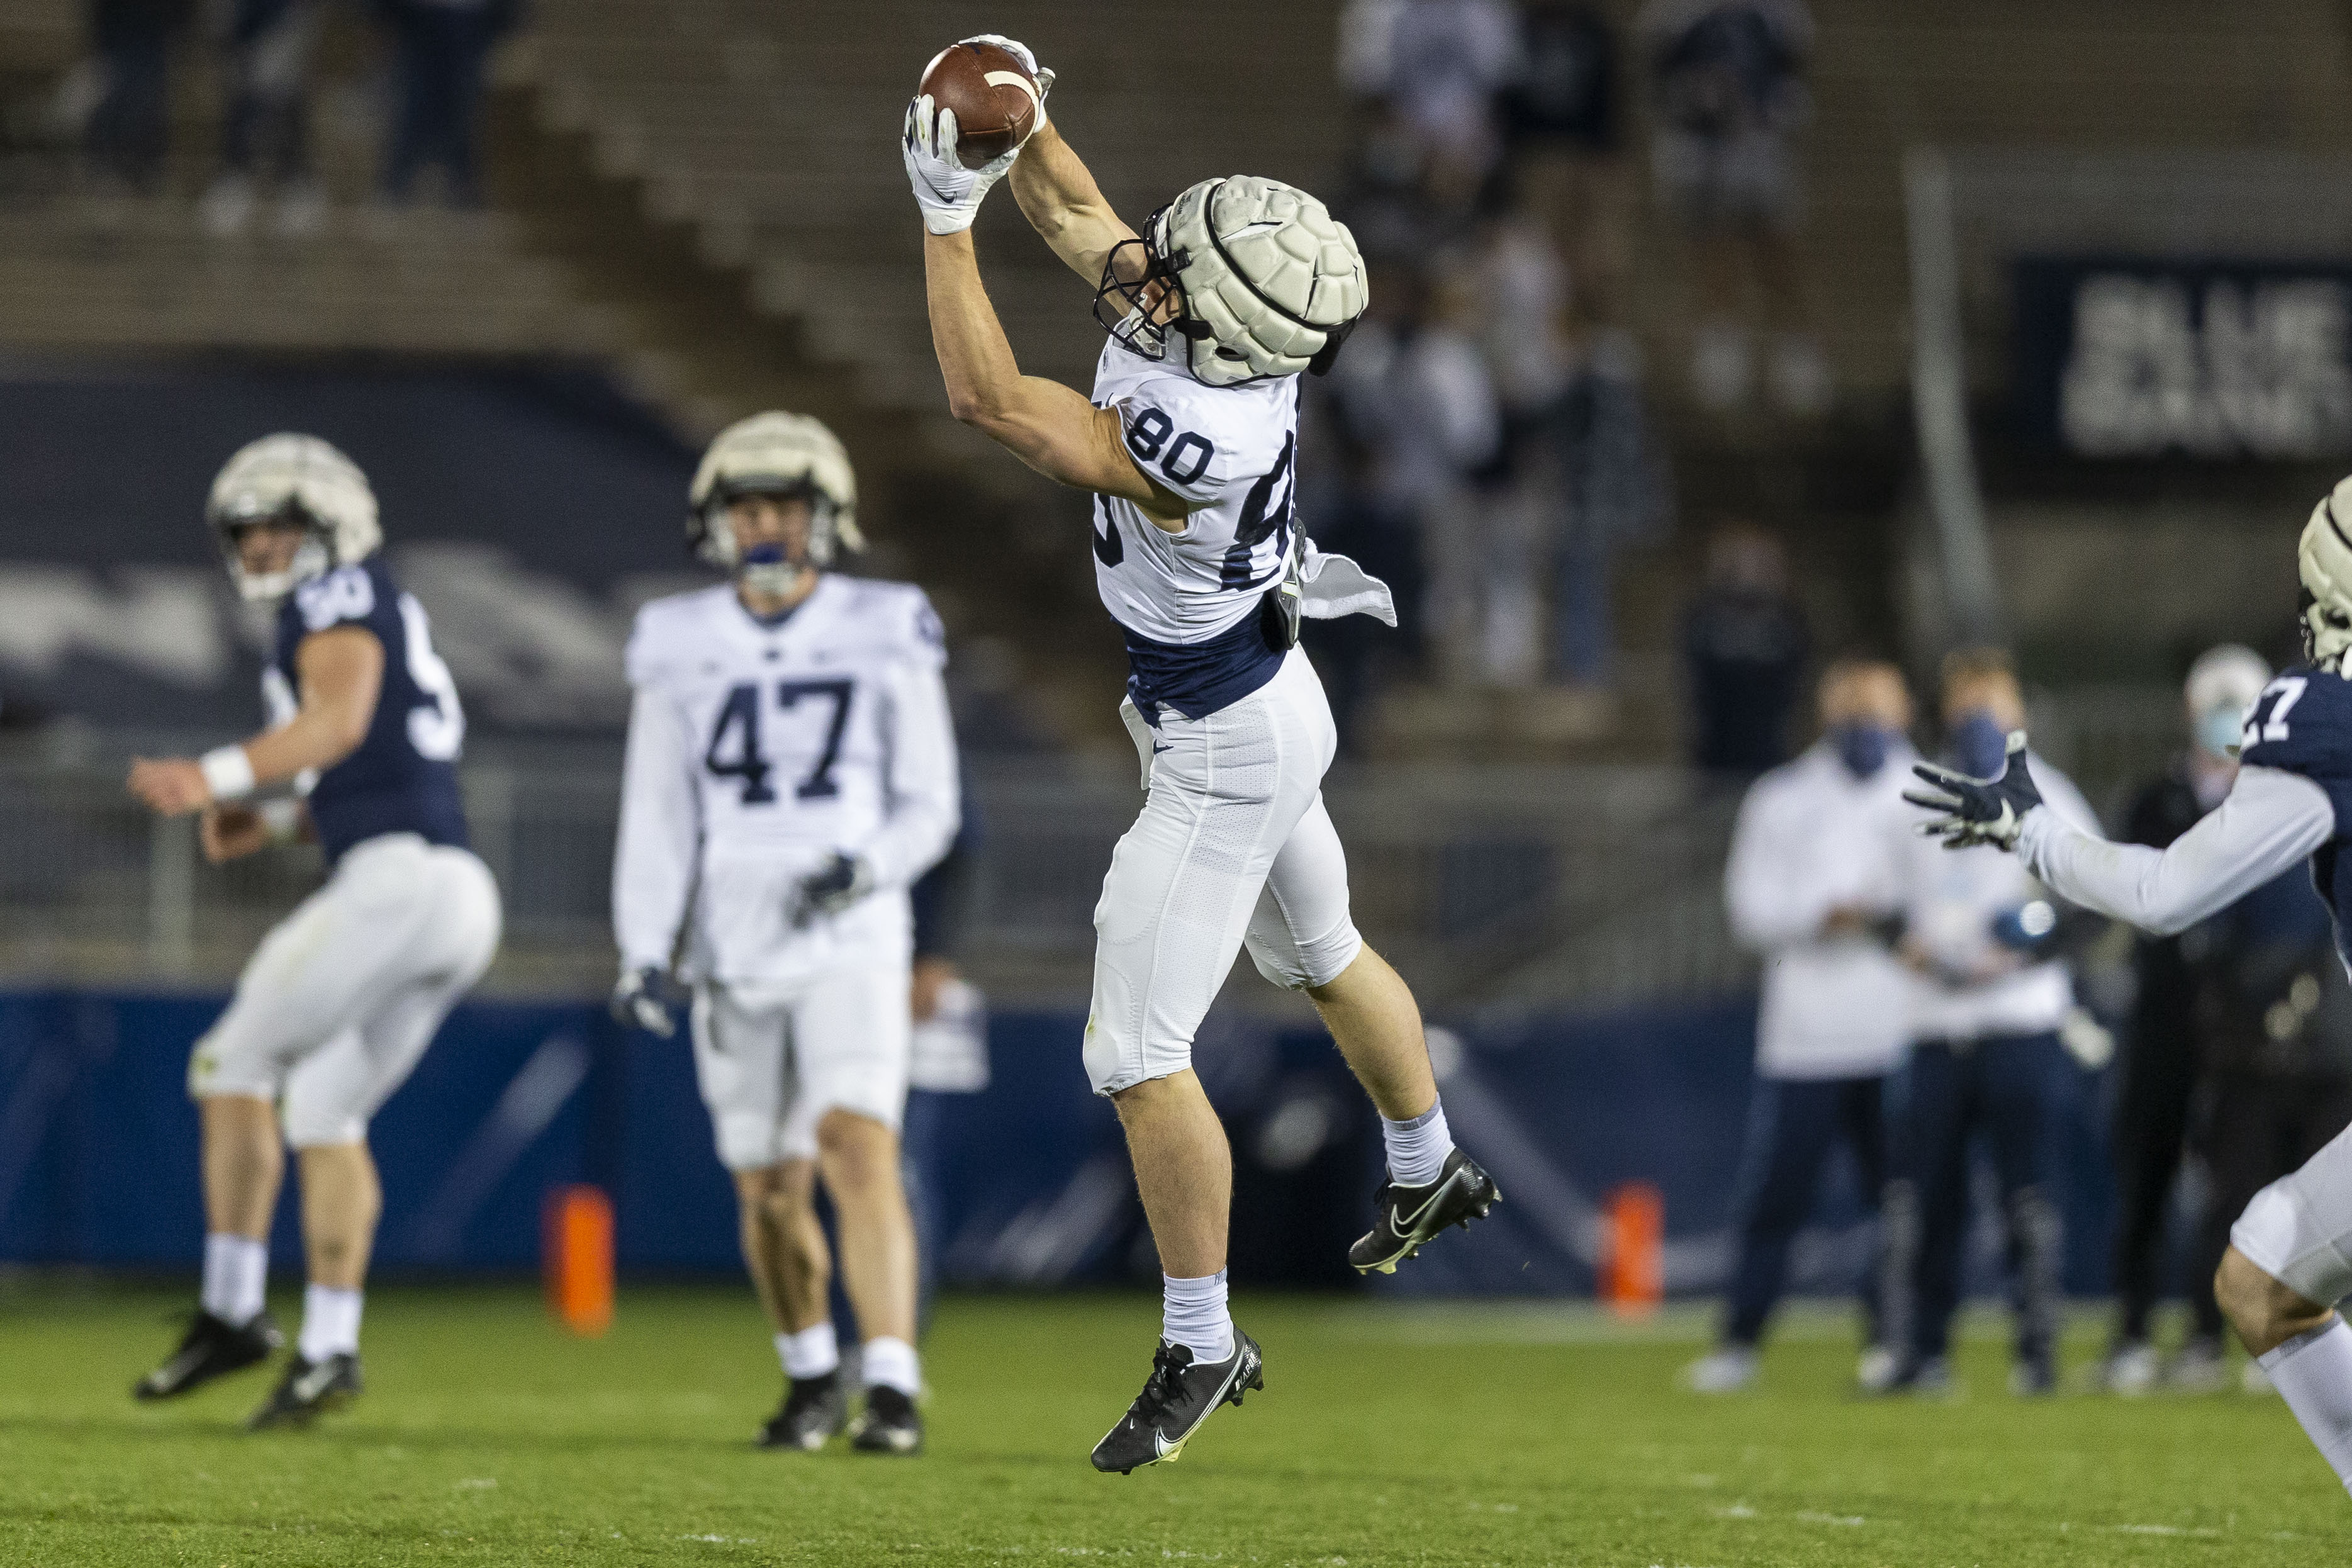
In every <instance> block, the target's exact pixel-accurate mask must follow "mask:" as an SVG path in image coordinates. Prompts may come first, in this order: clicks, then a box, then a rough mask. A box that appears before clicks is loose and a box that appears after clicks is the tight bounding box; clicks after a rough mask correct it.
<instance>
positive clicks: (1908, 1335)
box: [1887, 648, 2099, 1394]
mask: <svg viewBox="0 0 2352 1568" xmlns="http://www.w3.org/2000/svg"><path fill="white" fill-rule="evenodd" d="M1943 716H1944V735H1945V741H1946V746H1947V752H1948V757H1949V759H1950V761H1951V762H1952V763H1953V764H1954V765H1956V766H1958V768H1959V769H1960V770H1961V771H1962V772H1964V773H1999V772H2000V769H2001V766H2002V762H2003V757H2004V754H2005V753H2004V747H2005V746H2006V744H2007V740H2008V735H2009V732H2010V731H2012V730H2021V729H2022V728H2024V725H2025V700H2024V697H2023V695H2022V693H2021V691H2020V690H2019V689H2018V684H2017V676H2016V673H2015V671H2014V670H2013V669H2012V668H2011V665H2010V661H2009V656H2008V655H2007V654H2005V653H2002V652H2000V650H1998V649H1994V648H1964V649H1961V650H1959V651H1957V652H1955V653H1953V654H1951V655H1949V656H1948V658H1946V659H1945V660H1944V707H1943ZM2032 765H2033V776H2034V778H2035V779H2036V780H2037V781H2039V782H2040V783H2041V784H2042V799H2043V802H2044V803H2045V804H2046V805H2048V806H2049V807H2050V809H2051V811H2052V812H2053V814H2054V815H2055V816H2058V817H2059V818H2061V819H2062V820H2063V821H2064V822H2066V823H2067V824H2068V825H2069V826H2074V827H2076V828H2078V829H2080V830H2081V831H2083V832H2085V833H2090V834H2096V833H2097V832H2098V831H2099V829H2098V818H2097V816H2095V815H2094V814H2093V813H2092V811H2091V808H2090V806H2089V805H2088V804H2086V803H2085V802H2084V799H2083V796H2082V794H2081V792H2079V791H2077V790H2076V789H2075V788H2074V784H2073V783H2071V782H2070V781H2069V780H2068V779H2067V778H2066V776H2065V775H2064V774H2063V773H2060V772H2059V771H2058V770H2057V769H2056V768H2054V767H2053V766H2051V765H2050V763H2048V762H2047V761H2045V760H2044V759H2042V757H2039V756H2035V757H2034V758H2033V759H2032ZM1919 820H1921V818H1920V816H1919V815H1918V814H1917V813H1914V814H1913V821H1914V822H1915V823H1916V822H1917V821H1919ZM1910 842H1911V845H1912V851H1911V854H1912V874H1911V877H1910V886H1911V901H1910V906H1909V909H1908V910H1907V911H1906V924H1905V931H1904V937H1903V953H1904V957H1905V958H1906V960H1907V961H1908V962H1909V963H1910V964H1911V966H1912V968H1914V969H1915V970H1916V971H1917V972H1918V974H1919V976H1920V985H1919V992H1918V1000H1917V1004H1916V1005H1917V1009H1918V1011H1917V1015H1916V1019H1915V1038H1916V1044H1915V1045H1914V1046H1913V1047H1912V1051H1911V1066H1910V1071H1909V1072H1908V1073H1906V1075H1904V1079H1903V1080H1902V1083H1901V1086H1900V1092H1899V1094H1898V1096H1897V1099H1898V1100H1900V1101H1901V1109H1900V1110H1899V1112H1898V1116H1897V1120H1896V1128H1895V1147H1896V1148H1897V1149H1898V1150H1900V1151H1901V1154H1902V1164H1903V1166H1904V1169H1903V1172H1902V1173H1901V1175H1899V1176H1898V1178H1897V1180H1896V1181H1895V1183H1894V1184H1892V1186H1891V1187H1890V1191H1889V1194H1888V1213H1887V1230H1888V1237H1889V1247H1890V1248H1892V1249H1895V1252H1896V1253H1897V1256H1896V1257H1895V1258H1894V1259H1893V1261H1892V1262H1891V1263H1890V1267H1889V1268H1888V1271H1887V1274H1888V1279H1889V1280H1890V1281H1891V1282H1893V1288H1892V1289H1890V1300H1888V1302H1887V1316H1888V1318H1889V1320H1890V1321H1889V1325H1888V1327H1889V1331H1890V1333H1891V1334H1899V1335H1900V1336H1901V1339H1900V1350H1901V1355H1902V1362H1901V1365H1900V1367H1899V1368H1898V1369H1897V1371H1896V1373H1895V1378H1894V1380H1893V1386H1895V1387H1896V1388H1908V1389H1911V1390H1914V1391H1916V1392H1917V1393H1921V1394H1940V1393H1943V1392H1946V1391H1947V1390H1948V1387H1949V1385H1950V1374H1949V1372H1948V1368H1947V1365H1946V1362H1945V1352H1946V1350H1947V1349H1948V1345H1949V1343H1950V1337H1951V1326H1952V1314H1953V1313H1954V1311H1956V1310H1958V1306H1959V1300H1960V1283H1961V1280H1960V1273H1961V1266H1962V1262H1963V1254H1964V1252H1965V1249H1966V1245H1967V1240H1968V1218H1969V1143H1970V1142H1972V1141H1973V1139H1974V1138H1975V1136H1976V1135H1977V1134H1978V1133H1979V1132H1981V1133H1982V1134H1983V1136H1984V1141H1985V1143H1986V1145H1987V1148H1988V1151H1989V1152H1990V1154H1991V1156H1992V1165H1993V1174H1994V1176H1995V1177H1996V1178H1997V1180H1998V1181H1999V1184H2000V1201H2001V1210H2002V1218H2003V1220H2004V1222H2005V1223H2006V1225H2007V1226H2008V1231H2009V1259H2010V1266H2011V1268H2012V1269H2014V1270H2015V1272H2016V1275H2017V1279H2016V1293H2015V1300H2016V1302H2017V1340H2016V1361H2015V1370H2014V1372H2013V1373H2012V1376H2011V1387H2012V1388H2013V1389H2014V1390H2015V1391H2016V1392H2018V1393H2020V1394H2047V1393H2050V1392H2052V1391H2053V1389H2054V1388H2055V1387H2056V1385H2057V1348H2058V1347H2057V1337H2056V1330H2057V1311H2058V1268H2059V1261H2060V1245H2061V1239H2062V1237H2061V1231H2060V1223H2059V1215H2058V1207H2057V1205H2056V1204H2055V1203H2053V1201H2052V1200H2051V1197H2050V1193H2049V1186H2050V1180H2051V1176H2052V1165H2053V1151H2054V1146H2055V1143H2056V1134H2055V1131H2054V1128H2053V1117H2054V1112H2055V1110H2056V1109H2057V1107H2058V1105H2059V1103H2060V1097H2061V1095H2062V1094H2063V1089H2064V1083H2065V1078H2066V1075H2067V1074H2069V1073H2071V1072H2073V1071H2074V1065H2073V1062H2072V1060H2071V1059H2070V1058H2069V1057H2068V1055H2067V1051H2066V1047H2065V1046H2064V1045H2063V1044H2061V1042H2060V1031H2061V1030H2062V1029H2063V1028H2064V1027H2065V1026H2066V1024H2067V1019H2068V1016H2069V1015H2070V1014H2072V1013H2074V1011H2075V1007H2074V974H2073V972H2072V969H2071V966H2070V965H2069V964H2068V963H2066V961H2065V959H2064V958H2063V957H2061V956H2058V954H2057V952H2056V951H2055V940H2056V938H2057V937H2058V936H2059V934H2060V931H2059V926H2060V914H2059V910H2058V909H2057V907H2056V906H2055V905H2054V904H2053V902H2052V901H2051V897H2050V895H2049V893H2048V892H2047V891H2046V890H2045V889H2043V888H2042V884H2041V883H2040V882H2039V881H2037V880H2035V879H2034V877H2033V874H2032V872H2030V871H2028V870H2027V869H2026V868H2025V865H2024V862H2022V861H2021V860H2020V859H2018V858H2016V857H2014V856H2010V855H2004V854H2002V853H2001V852H2000V850H1999V849H1997V848H1993V847H1990V846H1983V845H1979V846H1977V847H1973V848H1964V849H1947V848H1945V847H1942V846H1941V845H1940V844H1939V843H1938V842H1937V840H1935V839H1933V838H1926V837H1914V838H1913V839H1912V840H1911V841H1910ZM1915 1197H1916V1210H1915V1209H1913V1207H1912V1202H1913V1200H1914V1198H1915ZM1912 1213H1916V1216H1917V1221H1916V1228H1915V1227H1914V1226H1911V1225H1909V1224H1907V1223H1906V1218H1907V1215H1910V1214H1912ZM1906 1251H1907V1252H1908V1253H1909V1256H1908V1257H1907V1258H1906V1257H1904V1256H1902V1254H1903V1253H1904V1252H1906Z"/></svg>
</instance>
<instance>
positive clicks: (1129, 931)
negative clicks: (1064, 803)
mask: <svg viewBox="0 0 2352 1568" xmlns="http://www.w3.org/2000/svg"><path fill="white" fill-rule="evenodd" d="M1119 713H1120V717H1121V718H1122V719H1124V720H1125V721H1127V724H1128V728H1129V731H1130V732H1131V733H1133V734H1134V735H1135V737H1136V749H1137V751H1138V752H1139V753H1140V754H1141V756H1142V758H1143V763H1144V769H1145V774H1144V787H1145V789H1146V790H1147V791H1149V794H1148V795H1147V797H1146V798H1145V801H1144V804H1143V814H1142V815H1141V816H1138V817H1137V818H1136V819H1135V826H1132V827H1130V828H1129V829H1128V830H1127V833H1126V836H1125V837H1122V838H1120V839H1119V841H1118V848H1117V849H1116V850H1115V851H1113V852H1112V855H1111V861H1110V874H1109V875H1108V876H1107V877H1105V878H1104V879H1103V891H1102V901H1101V902H1100V903H1099V904H1097V906H1096V907H1095V938H1096V940H1095V982H1094V1006H1093V1010H1092V1013H1091V1015H1090V1016H1088V1018H1087V1039H1086V1064H1087V1079H1088V1080H1089V1081H1091V1082H1092V1083H1093V1085H1094V1088H1095V1092H1096V1093H1097V1094H1116V1093H1118V1091H1119V1090H1120V1089H1128V1088H1131V1087H1132V1086H1134V1085H1136V1084H1139V1083H1142V1082H1145V1081H1146V1080H1148V1079H1156V1078H1167V1077H1169V1076H1170V1075H1171V1074H1173V1073H1179V1072H1182V1071H1183V1070H1184V1069H1185V1068H1189V1067H1191V1066H1192V1037H1193V1036H1194V1034H1195V1033H1197V1032H1198V1031H1199V1029H1200V1026H1201V1020H1202V1018H1203V1017H1205V1016H1207V1015H1208V1011H1209V1004H1210V1003H1212V1002H1213V1001H1214V1000H1216V995H1217V991H1218V988H1219V987H1221V986H1223V984H1224V983H1225V976H1226V975H1227V974H1228V973H1231V972H1232V970H1233V966H1234V953H1235V952H1237V951H1238V950H1239V949H1240V948H1242V947H1243V946H1244V944H1246V945H1247V946H1248V948H1249V954H1250V958H1251V961H1252V962H1253V963H1255V964H1256V965H1257V970H1258V973H1260V974H1263V975H1265V977H1266V978H1267V979H1268V980H1270V981H1272V982H1273V983H1274V984H1276V985H1280V986H1283V987H1285V988H1286V989H1289V990H1293V991H1298V990H1305V989H1307V988H1308V987H1310V986H1316V985H1323V984H1328V983H1329V982H1331V981H1333V980H1336V979H1338V978H1339V975H1340V973H1342V972H1343V971H1345V970H1346V969H1347V967H1348V965H1349V964H1350V963H1354V962H1355V961H1356V954H1357V953H1358V952H1360V951H1362V948H1363V939H1362V938H1360V937H1359V936H1358V935H1357V934H1356V927H1355V922H1354V921H1351V920H1350V919H1349V914H1348V858H1347V855H1346V853H1345V852H1344V851H1342V850H1341V848H1340V847H1339V833H1338V831H1337V830H1336V829H1335V828H1333V827H1332V826H1331V817H1330V814H1329V813H1328V812H1327V811H1325V810H1324V808H1323V774H1324V772H1325V770H1326V769H1328V768H1329V767H1330V765H1331V759H1332V757H1333V755H1334V754H1335V753H1336V752H1338V750H1339V735H1338V732H1337V731H1335V730H1334V729H1333V728H1332V724H1331V708H1330V705H1329V704H1328V702H1326V701H1325V700H1324V697H1323V683H1322V682H1321V681H1320V680H1318V679H1316V675H1315V667H1314V666H1313V665H1311V664H1309V663H1308V662H1307V655H1306V654H1305V653H1304V652H1302V651H1300V650H1299V649H1297V648H1293V649H1291V650H1290V654H1289V656H1288V658H1286V659H1285V660H1284V662H1283V666H1282V669H1281V672H1280V673H1279V674H1277V675H1276V677H1275V678H1274V679H1272V680H1270V681H1268V682H1267V683H1266V684H1265V685H1264V686H1262V687H1260V688H1258V689H1257V690H1255V691H1254V692H1252V693H1250V695H1248V696H1247V697H1244V698H1243V699H1242V700H1240V701H1238V702H1236V703H1234V704H1233V705H1232V706H1231V707H1229V708H1223V709H1220V710H1218V711H1216V712H1214V713H1212V714H1210V715H1209V716H1208V717H1207V718H1205V719H1187V718H1185V717H1184V716H1183V715H1182V714H1181V713H1179V712H1177V711H1176V710H1174V709H1172V708H1163V709H1161V710H1160V724H1159V727H1158V728H1157V729H1153V728H1152V727H1150V726H1149V725H1147V724H1145V723H1144V722H1143V721H1142V719H1141V717H1140V716H1139V715H1138V714H1137V713H1136V711H1135V708H1134V705H1133V704H1132V703H1123V704H1121V706H1120V710H1119Z"/></svg>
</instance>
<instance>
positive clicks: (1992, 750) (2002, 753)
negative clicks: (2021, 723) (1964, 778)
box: [1951, 708, 2009, 779]
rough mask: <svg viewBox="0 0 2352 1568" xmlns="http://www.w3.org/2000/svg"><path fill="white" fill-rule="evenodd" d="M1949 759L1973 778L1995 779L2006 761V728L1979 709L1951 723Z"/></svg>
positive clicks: (2007, 749) (2007, 745)
mask: <svg viewBox="0 0 2352 1568" xmlns="http://www.w3.org/2000/svg"><path fill="white" fill-rule="evenodd" d="M1951 742H1952V762H1953V764H1954V765H1955V766H1957V767H1958V769H1959V770H1960V772H1962V773H1966V774H1968V775H1969V777H1970V778H1973V779H1994V778H1999V777H2000V773H2001V770H2002V769H2003V768H2004V767H2006V766H2007V765H2008V762H2009V731H2006V730H2004V729H2002V728H2001V727H2000V721H1999V720H1997V719H1995V718H1994V717H1993V716H1992V715H1991V714H1990V713H1988V712H1986V711H1985V710H1983V709H1981V708H1979V709H1978V710H1976V711H1974V712H1972V713H1964V714H1962V715H1961V716H1960V721H1959V722H1958V723H1957V724H1955V725H1953V726H1952V736H1951Z"/></svg>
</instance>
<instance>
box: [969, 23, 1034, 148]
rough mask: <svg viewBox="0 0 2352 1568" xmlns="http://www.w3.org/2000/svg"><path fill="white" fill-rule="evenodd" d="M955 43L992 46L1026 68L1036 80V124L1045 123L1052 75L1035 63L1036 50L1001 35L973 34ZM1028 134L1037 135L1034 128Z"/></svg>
mask: <svg viewBox="0 0 2352 1568" xmlns="http://www.w3.org/2000/svg"><path fill="white" fill-rule="evenodd" d="M956 42H957V43H959V44H994V45H995V46H996V47H998V48H1000V49H1003V51H1004V52H1005V53H1006V54H1008V55H1011V56H1013V58H1016V59H1018V60H1019V61H1020V62H1021V63H1022V64H1023V65H1024V66H1027V67H1028V68H1029V74H1030V75H1031V76H1034V77H1035V78H1036V79H1037V124H1039V125H1043V124H1045V95H1046V94H1047V93H1049V92H1051V91H1053V90H1054V73H1053V72H1052V71H1050V70H1048V69H1046V68H1045V67H1044V66H1041V65H1039V64H1038V63H1037V51H1036V50H1034V49H1033V48H1031V47H1029V46H1028V45H1026V44H1024V43H1022V42H1020V41H1019V40H1018V39H1014V38H1008V37H1005V36H1004V35H1003V34H1002V33H974V34H973V35H972V36H971V37H969V38H958V39H957V40H956ZM1029 133H1030V134H1031V135H1033V136H1034V135H1035V134H1036V133H1037V132H1036V130H1035V127H1034V126H1033V127H1032V128H1031V129H1030V132H1029Z"/></svg>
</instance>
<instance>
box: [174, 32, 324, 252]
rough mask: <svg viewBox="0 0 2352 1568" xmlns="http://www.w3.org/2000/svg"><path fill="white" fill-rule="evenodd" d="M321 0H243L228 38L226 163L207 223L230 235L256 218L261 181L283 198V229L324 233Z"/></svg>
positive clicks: (207, 202)
mask: <svg viewBox="0 0 2352 1568" xmlns="http://www.w3.org/2000/svg"><path fill="white" fill-rule="evenodd" d="M227 23H228V32H227V36H226V38H225V39H224V41H223V42H224V48H223V74H224V75H225V76H226V79H227V82H228V108H227V111H226V116H225V117H224V118H223V120H222V122H221V170H220V174H218V175H217V176H216V177H215V179H214V181H213V184H212V186H211V188H210V189H209V190H207V191H206V192H205V199H204V203H203V206H202V212H201V216H202V217H203V220H204V224H205V228H206V229H208V230H209V231H211V232H212V233H213V234H215V235H219V236H224V237H226V236H228V235H234V234H238V233H241V232H243V231H244V229H245V227H246V226H247V224H248V223H250V222H251V221H252V218H253V212H254V208H255V206H256V205H257V201H258V199H259V195H260V186H261V185H262V184H264V183H268V184H272V185H274V187H275V195H276V196H277V198H278V223H277V227H278V232H279V233H281V234H285V235H289V236H296V237H299V236H307V235H312V234H316V233H317V232H318V231H319V230H320V228H321V227H322V226H324V225H325V223H326V216H327V202H326V195H325V193H324V192H323V191H321V190H320V187H319V182H318V181H317V180H316V179H315V178H314V177H313V176H312V174H311V172H310V64H311V59H312V57H313V56H314V55H315V53H316V52H317V48H318V41H319V28H320V3H319V0H235V4H234V5H233V6H232V7H231V9H230V11H229V14H228V17H227Z"/></svg>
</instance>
